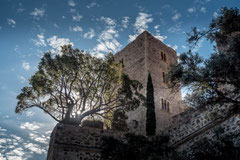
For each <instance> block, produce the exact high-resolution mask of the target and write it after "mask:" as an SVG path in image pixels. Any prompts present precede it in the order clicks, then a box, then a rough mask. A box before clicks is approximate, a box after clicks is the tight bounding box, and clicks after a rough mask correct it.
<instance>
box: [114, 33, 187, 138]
mask: <svg viewBox="0 0 240 160" xmlns="http://www.w3.org/2000/svg"><path fill="white" fill-rule="evenodd" d="M162 53H163V54H165V55H166V60H165V61H164V60H162V57H161V54H162ZM115 61H116V62H121V63H123V66H124V68H123V71H124V73H126V74H127V75H129V77H130V78H131V79H135V80H138V81H140V82H141V83H142V84H143V87H144V88H143V90H142V94H143V95H146V84H147V77H148V73H149V72H150V73H151V76H152V80H153V86H154V99H155V112H156V120H157V128H156V131H157V133H161V131H163V130H164V129H165V128H167V127H168V126H169V122H170V121H171V117H172V116H174V115H177V114H179V113H181V112H182V111H183V109H182V106H181V103H180V102H181V92H174V93H172V92H171V89H169V88H168V86H167V83H166V82H164V79H163V72H164V73H165V74H167V73H168V70H169V66H170V65H171V64H177V53H176V52H175V51H174V50H173V49H172V48H170V47H168V46H166V45H165V44H163V43H162V42H161V41H160V40H158V39H156V38H155V37H153V36H152V35H151V34H150V33H148V32H147V31H145V32H143V33H142V34H140V35H139V36H138V37H137V38H136V39H135V40H134V41H133V42H131V43H130V44H128V45H127V46H126V47H125V48H124V49H123V50H121V51H120V52H118V53H116V54H115ZM162 99H164V100H166V101H167V102H169V103H170V107H169V110H164V109H163V108H162V101H161V100H162ZM128 117H129V118H128V120H127V123H128V127H129V129H130V131H131V132H135V133H141V134H145V123H146V107H144V106H141V107H139V108H138V109H137V110H135V111H132V112H129V113H128Z"/></svg>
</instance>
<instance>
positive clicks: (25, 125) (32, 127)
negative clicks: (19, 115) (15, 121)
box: [20, 122, 40, 131]
mask: <svg viewBox="0 0 240 160" xmlns="http://www.w3.org/2000/svg"><path fill="white" fill-rule="evenodd" d="M20 128H21V129H28V130H31V131H35V130H37V129H39V128H40V124H39V123H36V122H34V123H29V122H25V123H22V124H21V125H20Z"/></svg>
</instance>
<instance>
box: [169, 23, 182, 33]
mask: <svg viewBox="0 0 240 160" xmlns="http://www.w3.org/2000/svg"><path fill="white" fill-rule="evenodd" d="M182 23H183V22H178V23H177V24H176V25H175V26H172V27H170V28H168V32H172V33H176V32H180V31H181V25H182Z"/></svg>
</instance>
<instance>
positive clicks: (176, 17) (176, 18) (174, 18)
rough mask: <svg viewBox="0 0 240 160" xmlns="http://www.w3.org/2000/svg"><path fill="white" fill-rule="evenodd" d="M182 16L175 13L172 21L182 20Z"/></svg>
mask: <svg viewBox="0 0 240 160" xmlns="http://www.w3.org/2000/svg"><path fill="white" fill-rule="evenodd" d="M181 17H182V15H181V14H180V13H175V14H174V15H173V16H172V20H174V21H177V20H178V19H179V18H181Z"/></svg>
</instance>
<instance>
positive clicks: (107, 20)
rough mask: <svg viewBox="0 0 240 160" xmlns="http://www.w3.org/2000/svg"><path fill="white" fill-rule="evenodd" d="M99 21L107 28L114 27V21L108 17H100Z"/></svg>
mask: <svg viewBox="0 0 240 160" xmlns="http://www.w3.org/2000/svg"><path fill="white" fill-rule="evenodd" d="M100 20H101V21H103V22H105V23H106V24H107V25H109V26H115V25H116V22H115V20H113V19H111V18H109V17H101V18H100Z"/></svg>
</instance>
